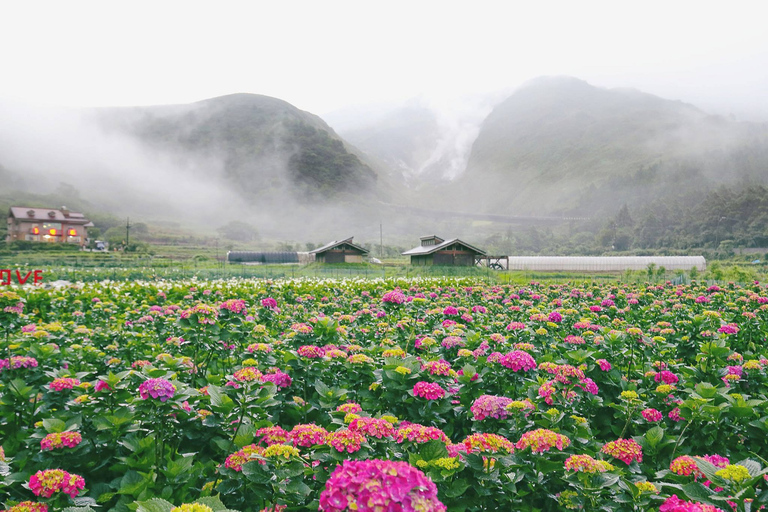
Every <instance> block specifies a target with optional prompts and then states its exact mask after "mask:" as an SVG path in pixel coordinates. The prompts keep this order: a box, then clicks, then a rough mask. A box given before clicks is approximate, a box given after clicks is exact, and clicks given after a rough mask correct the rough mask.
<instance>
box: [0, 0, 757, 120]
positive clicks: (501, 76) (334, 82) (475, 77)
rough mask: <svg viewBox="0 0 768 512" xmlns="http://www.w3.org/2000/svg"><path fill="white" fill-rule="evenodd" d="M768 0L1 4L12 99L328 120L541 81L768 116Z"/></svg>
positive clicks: (2, 95) (1, 95)
mask: <svg viewBox="0 0 768 512" xmlns="http://www.w3.org/2000/svg"><path fill="white" fill-rule="evenodd" d="M766 5H767V4H766V3H765V2H762V1H749V2H748V1H733V0H730V1H728V2H725V1H720V2H706V1H701V0H699V1H675V0H665V1H642V2H640V1H635V2H628V1H619V0H610V1H605V2H597V1H586V0H568V1H563V2H554V1H535V0H526V1H520V2H511V1H498V2H490V1H478V0H474V1H464V2H461V3H458V2H448V1H445V0H441V1H419V0H408V1H394V0H388V1H366V0H353V1H331V0H310V1H290V0H269V1H263V2H262V1H259V2H257V1H251V2H244V1H243V2H234V1H230V2H228V1H210V2H206V3H201V2H191V1H188V0H186V1H179V2H171V1H158V0H154V1H148V2H145V1H135V0H134V1H130V2H113V1H104V0H98V1H89V2H85V1H76V0H67V1H62V0H56V1H53V2H36V1H23V0H0V8H1V10H0V99H5V100H19V101H23V102H30V103H42V104H52V105H66V106H113V105H150V104H164V103H187V102H192V101H197V100H201V99H205V98H210V97H214V96H220V95H224V94H229V93H235V92H250V93H258V94H266V95H269V96H275V97H278V98H281V99H284V100H286V101H288V102H290V103H292V104H294V105H296V106H297V107H299V108H301V109H304V110H308V111H311V112H314V113H316V114H321V115H322V114H324V113H327V112H330V111H333V110H335V109H339V108H342V107H345V106H349V105H354V104H364V103H369V102H381V101H389V100H402V99H407V98H411V97H414V96H419V95H421V96H425V97H430V98H436V99H438V100H443V101H444V100H446V99H450V98H454V97H458V96H460V95H462V94H468V93H485V92H491V91H497V90H500V89H506V88H511V87H515V86H517V85H519V84H520V83H522V82H524V81H526V80H528V79H531V78H534V77H536V76H539V75H561V74H564V75H573V76H577V77H579V78H583V79H585V80H587V81H589V82H590V83H592V84H594V85H600V86H611V87H613V86H628V87H635V88H638V89H641V90H644V91H647V92H651V93H655V94H658V95H661V96H664V97H667V98H670V99H682V100H684V101H689V102H692V103H694V104H697V105H699V106H702V107H704V108H705V109H707V108H709V109H711V110H714V109H719V110H720V111H721V112H722V113H728V111H733V112H735V113H737V114H738V115H739V116H740V117H747V116H749V115H750V113H751V112H753V113H756V114H757V113H760V114H768V99H766V94H765V91H768V30H766V28H765V19H766V18H765V14H764V13H765V9H764V7H765V6H766Z"/></svg>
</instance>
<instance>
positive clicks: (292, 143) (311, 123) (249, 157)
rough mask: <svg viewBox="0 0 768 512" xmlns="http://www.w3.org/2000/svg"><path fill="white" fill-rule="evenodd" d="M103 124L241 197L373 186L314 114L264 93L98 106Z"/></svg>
mask: <svg viewBox="0 0 768 512" xmlns="http://www.w3.org/2000/svg"><path fill="white" fill-rule="evenodd" d="M96 114H97V117H98V119H99V122H100V123H101V124H102V126H103V127H105V128H106V129H107V130H110V131H118V132H121V133H123V134H127V135H130V136H133V137H135V138H137V139H138V140H139V141H141V142H143V143H144V144H146V145H147V146H149V147H151V148H153V149H155V150H157V151H159V152H163V153H166V154H171V155H174V157H175V158H177V159H178V160H180V161H182V162H183V161H185V160H195V161H200V160H201V159H203V160H206V159H208V160H210V161H211V162H212V165H210V166H202V167H201V168H200V171H201V172H202V173H203V174H213V175H214V176H215V177H216V178H221V179H223V180H224V181H225V182H226V183H228V184H230V185H231V186H232V187H233V188H234V189H235V190H237V191H238V192H239V193H241V194H243V195H245V196H246V197H259V198H264V197H275V196H278V197H282V196H284V195H285V194H289V195H291V196H293V197H300V198H307V197H310V198H315V199H325V198H335V197H337V196H339V195H340V194H343V193H361V192H365V191H370V190H372V189H373V188H375V185H376V181H377V174H376V172H374V170H373V169H371V167H370V166H369V165H367V164H366V163H364V162H362V161H361V160H360V158H359V157H358V156H357V155H355V154H354V153H352V152H351V151H350V150H349V149H348V147H347V146H346V145H345V143H344V141H342V140H341V139H340V138H339V136H338V135H336V133H335V132H334V131H333V130H332V129H331V128H330V127H329V126H328V125H327V124H326V123H325V122H324V121H323V120H322V119H320V118H319V117H317V116H315V115H313V114H310V113H308V112H304V111H301V110H299V109H297V108H296V107H294V106H293V105H291V104H289V103H287V102H285V101H283V100H280V99H277V98H271V97H268V96H261V95H255V94H233V95H229V96H223V97H219V98H213V99H209V100H204V101H200V102H197V103H193V104H188V105H170V106H155V107H132V108H120V109H100V110H99V111H97V113H96Z"/></svg>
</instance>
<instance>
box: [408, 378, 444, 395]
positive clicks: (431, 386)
mask: <svg viewBox="0 0 768 512" xmlns="http://www.w3.org/2000/svg"><path fill="white" fill-rule="evenodd" d="M413 395H414V396H418V397H420V398H426V399H427V400H438V399H440V398H443V397H444V396H445V390H444V389H443V388H441V387H440V384H437V383H435V382H426V381H419V382H417V383H416V384H414V385H413Z"/></svg>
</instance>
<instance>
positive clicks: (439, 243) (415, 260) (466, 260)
mask: <svg viewBox="0 0 768 512" xmlns="http://www.w3.org/2000/svg"><path fill="white" fill-rule="evenodd" d="M420 240H421V245H419V246H418V247H414V248H413V249H411V250H409V251H405V252H404V253H403V256H410V257H411V265H421V266H423V265H437V266H444V267H445V266H461V267H473V266H475V261H476V260H475V258H476V257H478V256H485V255H486V254H485V251H483V250H482V249H478V248H477V247H474V246H472V245H470V244H468V243H466V242H462V241H461V240H459V239H458V238H452V239H450V240H443V239H442V238H440V237H439V236H436V235H430V236H423V237H421V239H420Z"/></svg>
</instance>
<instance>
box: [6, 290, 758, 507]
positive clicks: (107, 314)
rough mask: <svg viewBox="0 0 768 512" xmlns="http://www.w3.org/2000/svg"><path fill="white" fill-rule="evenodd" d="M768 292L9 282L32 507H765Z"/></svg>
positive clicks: (15, 466)
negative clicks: (41, 285)
mask: <svg viewBox="0 0 768 512" xmlns="http://www.w3.org/2000/svg"><path fill="white" fill-rule="evenodd" d="M766 336H768V288H766V287H765V286H764V285H761V284H759V283H754V284H750V285H735V284H730V285H723V286H706V285H698V284H695V283H694V284H692V285H673V284H671V283H665V284H646V285H617V284H592V283H568V284H549V283H544V284H541V283H530V284H528V285H526V286H513V285H503V286H502V285H494V284H488V283H479V282H474V281H471V280H467V279H418V280H386V281H385V280H362V279H360V280H310V279H300V280H280V281H267V280H227V281H195V280H189V281H159V282H147V283H116V282H101V283H90V284H87V285H79V286H78V285H72V286H67V287H62V288H56V289H42V288H39V287H38V288H35V287H26V288H23V289H14V290H12V289H9V288H6V289H5V290H3V291H0V342H1V343H2V345H0V346H1V350H0V352H1V353H0V446H1V448H0V502H2V504H3V506H4V509H5V510H7V511H14V512H22V511H24V512H28V511H37V512H44V511H46V510H48V511H54V510H57V511H58V510H66V511H68V512H89V511H109V510H115V511H120V512H128V511H135V512H171V511H173V512H215V511H220V510H239V511H243V512H244V511H269V512H276V511H283V510H285V511H290V510H322V511H342V510H357V511H382V512H383V511H442V510H449V511H454V510H455V511H465V510H466V511H496V510H505V511H507V510H514V511H555V510H558V511H561V510H569V509H570V510H589V511H597V510H605V511H660V512H670V511H718V510H722V511H730V510H738V511H754V510H760V509H761V508H763V505H764V504H766V503H768V481H767V477H766V473H768V461H766V459H767V458H768V442H766V438H767V437H768V401H767V400H768V399H767V397H766V394H767V393H768V388H767V387H766V383H767V382H768V348H767V347H766Z"/></svg>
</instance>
